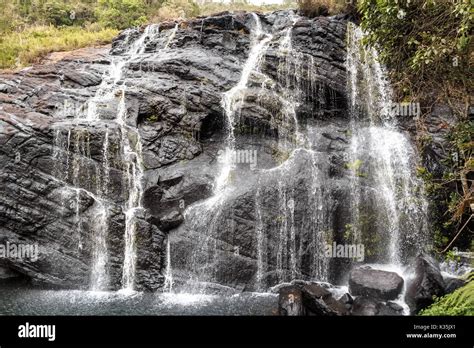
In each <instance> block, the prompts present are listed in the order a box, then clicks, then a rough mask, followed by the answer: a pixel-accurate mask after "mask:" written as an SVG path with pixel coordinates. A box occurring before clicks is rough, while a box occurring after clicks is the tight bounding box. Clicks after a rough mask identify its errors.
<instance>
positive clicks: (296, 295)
mask: <svg viewBox="0 0 474 348" xmlns="http://www.w3.org/2000/svg"><path fill="white" fill-rule="evenodd" d="M302 296H303V295H302V291H301V289H300V288H299V287H297V286H288V287H284V288H282V289H280V291H279V297H278V308H279V313H280V315H284V316H301V315H305V308H304V306H303V297H302Z"/></svg>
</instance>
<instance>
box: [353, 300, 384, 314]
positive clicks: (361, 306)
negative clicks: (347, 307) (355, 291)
mask: <svg viewBox="0 0 474 348" xmlns="http://www.w3.org/2000/svg"><path fill="white" fill-rule="evenodd" d="M377 306H378V302H377V300H375V299H372V298H368V297H364V296H359V297H356V299H355V300H354V303H353V304H352V309H351V315H366V316H373V315H377V314H378V309H377Z"/></svg>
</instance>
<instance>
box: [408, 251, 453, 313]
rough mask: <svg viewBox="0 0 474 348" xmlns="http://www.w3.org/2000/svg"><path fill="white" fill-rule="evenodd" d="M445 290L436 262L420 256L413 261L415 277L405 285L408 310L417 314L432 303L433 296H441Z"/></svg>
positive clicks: (425, 256)
mask: <svg viewBox="0 0 474 348" xmlns="http://www.w3.org/2000/svg"><path fill="white" fill-rule="evenodd" d="M445 288H446V284H445V282H444V280H443V276H442V275H441V272H440V270H439V266H438V263H437V262H436V260H434V259H433V258H432V257H430V256H427V255H420V256H418V257H417V258H416V260H415V277H414V278H413V279H412V280H410V281H409V283H408V285H407V291H406V295H405V301H406V303H407V304H408V306H409V307H410V310H411V311H412V312H414V313H417V312H418V311H419V310H420V309H423V308H425V307H427V306H429V305H430V304H432V303H433V302H434V301H433V296H443V295H444V294H445V293H446V291H445Z"/></svg>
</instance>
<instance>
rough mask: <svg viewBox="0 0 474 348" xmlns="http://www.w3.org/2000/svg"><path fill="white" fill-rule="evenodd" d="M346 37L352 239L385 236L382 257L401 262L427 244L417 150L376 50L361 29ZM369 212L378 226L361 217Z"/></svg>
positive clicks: (396, 263) (351, 27)
mask: <svg viewBox="0 0 474 348" xmlns="http://www.w3.org/2000/svg"><path fill="white" fill-rule="evenodd" d="M347 38H348V40H347V52H348V53H347V60H346V67H347V73H348V83H347V88H348V95H349V97H350V100H349V111H350V116H351V121H350V122H351V123H350V125H351V132H352V140H351V146H350V149H351V153H350V164H349V167H350V168H351V169H352V171H353V174H352V176H351V181H352V185H351V187H352V192H351V198H352V202H351V204H352V223H351V227H352V232H353V236H352V237H353V240H356V241H358V242H359V243H360V242H363V241H364V240H363V239H364V236H363V235H364V234H367V233H368V231H369V229H370V230H371V232H370V233H375V234H376V235H377V236H383V241H381V242H380V244H381V245H382V244H384V245H385V247H384V248H383V249H382V250H380V251H379V257H378V260H379V261H384V262H386V263H389V264H394V265H402V264H403V263H404V262H405V259H406V257H407V255H409V254H413V250H415V251H421V250H423V248H425V245H424V244H425V243H427V226H428V222H427V202H426V199H425V198H424V195H423V190H422V183H421V181H420V180H418V179H417V178H416V174H415V172H414V168H415V164H416V153H415V150H414V148H413V145H412V144H411V143H410V140H409V139H408V136H407V135H405V134H404V133H402V132H401V131H400V130H398V127H397V119H396V115H393V113H392V112H391V110H392V105H393V102H392V97H391V96H392V93H391V90H390V88H389V84H388V81H387V78H386V74H385V72H384V69H383V67H382V66H381V65H380V63H379V60H378V56H377V52H376V51H375V50H374V49H371V48H366V47H364V46H363V44H362V41H361V40H362V38H363V33H362V31H361V29H360V28H358V27H356V26H355V25H353V24H351V23H350V24H349V25H348V31H347ZM370 185H373V187H372V188H369V186H370ZM371 200H372V201H373V203H372V206H367V202H368V201H371ZM370 214H372V215H373V216H372V218H374V219H375V220H376V224H375V230H374V226H364V224H365V225H367V224H368V223H367V221H365V222H364V221H362V220H363V218H362V217H363V216H365V217H367V216H368V215H370ZM369 224H370V223H369ZM367 238H368V236H367V235H366V236H365V240H367ZM410 251H411V252H410Z"/></svg>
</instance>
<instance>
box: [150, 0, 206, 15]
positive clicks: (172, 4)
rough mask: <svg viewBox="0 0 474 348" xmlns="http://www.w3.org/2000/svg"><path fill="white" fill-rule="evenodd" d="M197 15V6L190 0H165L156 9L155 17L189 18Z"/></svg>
mask: <svg viewBox="0 0 474 348" xmlns="http://www.w3.org/2000/svg"><path fill="white" fill-rule="evenodd" d="M197 15H199V6H198V5H197V4H196V3H195V2H194V1H192V0H166V1H165V2H164V3H163V5H162V6H161V8H160V9H159V10H158V15H157V19H158V20H166V19H176V18H189V17H194V16H197Z"/></svg>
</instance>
